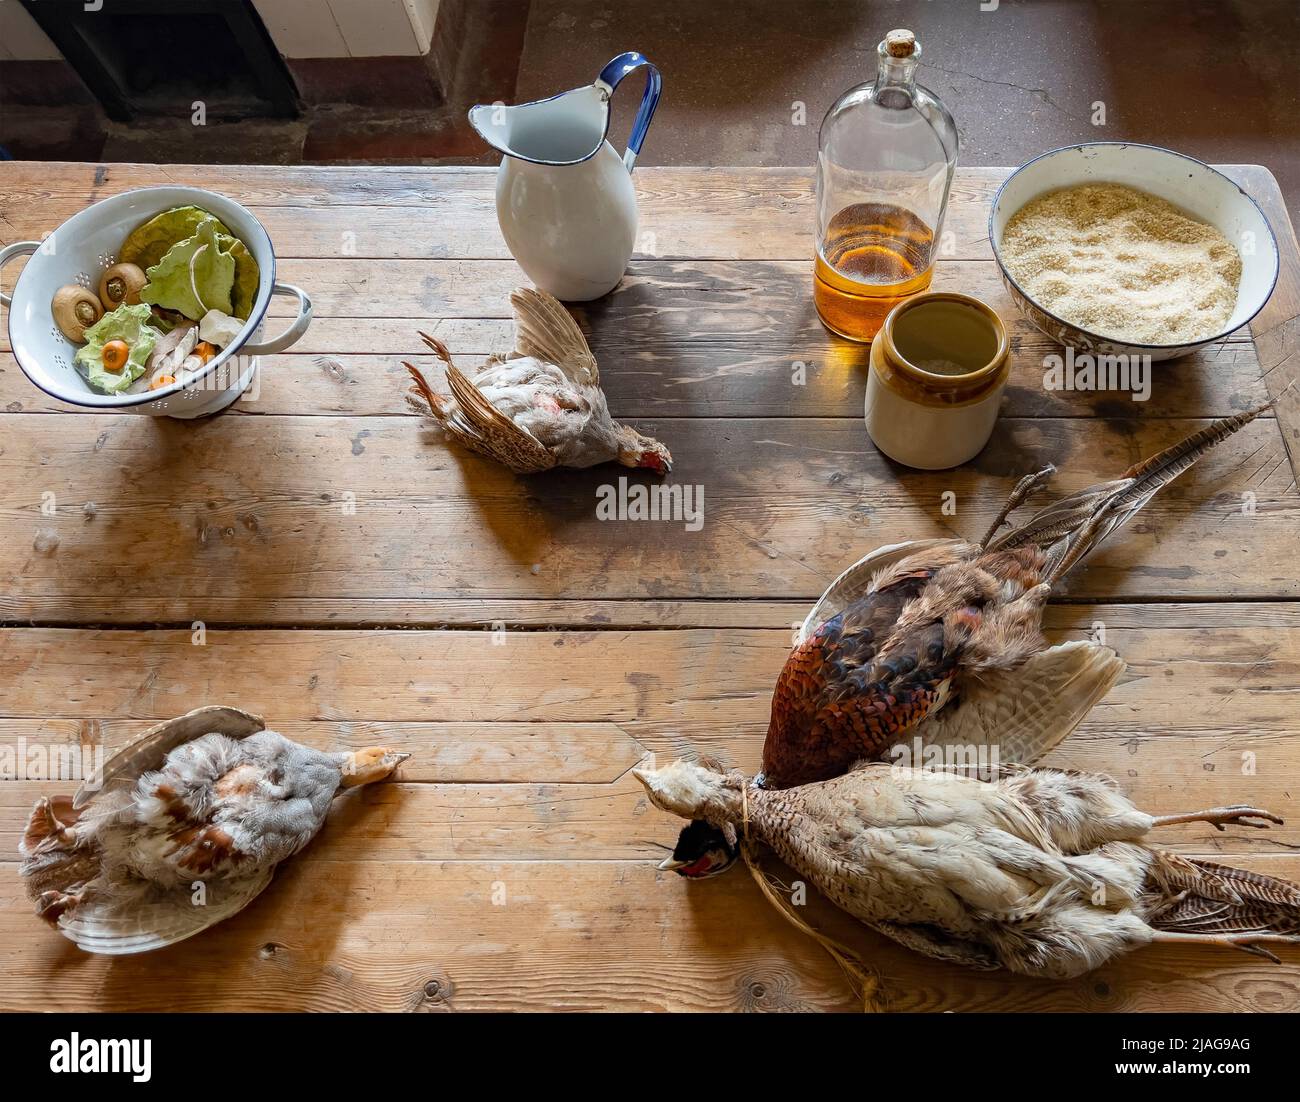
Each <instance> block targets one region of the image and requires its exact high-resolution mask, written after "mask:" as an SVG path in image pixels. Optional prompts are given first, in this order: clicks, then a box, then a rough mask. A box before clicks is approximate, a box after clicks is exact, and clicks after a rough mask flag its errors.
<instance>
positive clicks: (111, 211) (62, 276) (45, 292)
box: [0, 187, 311, 419]
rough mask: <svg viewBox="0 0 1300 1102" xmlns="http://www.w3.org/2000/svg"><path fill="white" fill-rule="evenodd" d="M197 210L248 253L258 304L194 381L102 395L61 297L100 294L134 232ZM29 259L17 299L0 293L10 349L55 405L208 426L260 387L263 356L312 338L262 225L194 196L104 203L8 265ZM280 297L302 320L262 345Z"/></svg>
mask: <svg viewBox="0 0 1300 1102" xmlns="http://www.w3.org/2000/svg"><path fill="white" fill-rule="evenodd" d="M184 206H194V207H200V208H202V209H203V210H206V211H208V212H210V213H211V214H214V215H216V217H217V218H219V219H220V220H221V221H222V222H223V223H225V225H226V226H227V227H229V229H230V231H231V232H232V233H233V234H234V235H235V236H236V237H238V238H239V239H240V240H241V241H243V243H244V244H245V245H246V246H248V250H249V252H251V253H252V254H253V259H254V260H256V261H257V266H258V269H259V272H260V275H261V280H260V282H259V284H258V288H257V298H256V299H255V300H254V303H253V309H252V310H251V311H250V312H249V316H248V321H247V322H245V323H244V327H243V329H241V330H240V331H239V335H238V336H237V337H236V338H235V339H234V340H233V341H232V342H231V343H230V344H229V345H228V346H227V347H225V348H223V349H222V350H221V352H220V353H219V354H218V355H217V356H214V357H213V358H212V359H211V360H210V361H209V362H208V363H207V364H206V365H204V367H203V369H202V370H201V371H199V372H196V373H195V374H194V375H192V376H190V377H188V378H185V379H182V380H178V381H177V382H175V383H173V384H171V385H170V386H168V387H164V388H162V389H160V390H154V391H146V392H144V393H140V394H101V393H99V391H97V390H95V389H94V388H93V387H91V386H90V384H89V383H87V382H86V380H85V378H84V377H83V376H82V375H81V373H80V372H79V371H78V370H77V369H76V367H75V366H74V365H73V357H74V356H75V355H76V354H77V347H78V346H77V345H75V344H73V343H72V342H71V341H70V340H68V339H67V337H65V336H64V335H63V334H62V333H61V332H59V328H58V326H57V325H55V324H54V314H53V312H52V310H51V306H50V304H51V302H52V301H53V299H54V293H55V292H56V291H57V290H58V289H59V288H60V287H62V286H64V285H66V284H71V283H77V284H80V285H81V286H82V287H86V288H88V289H91V290H93V289H94V288H97V287H98V286H99V279H100V276H101V275H102V274H103V272H104V270H105V269H107V268H109V267H111V266H112V265H113V264H114V263H115V262H116V260H117V256H116V253H117V249H118V248H119V247H120V246H121V244H122V242H123V241H124V240H125V239H126V236H127V234H129V233H130V232H131V231H132V230H133V229H135V227H136V226H138V225H140V223H141V222H144V221H146V220H147V219H149V218H152V217H153V216H154V215H155V214H159V213H161V212H162V211H165V210H169V209H171V208H172V207H184ZM17 256H28V257H30V259H29V260H28V261H27V264H26V266H25V267H24V268H23V270H22V271H21V272H20V273H19V274H18V281H17V283H16V284H15V286H14V290H13V294H12V295H7V294H0V304H3V305H5V306H7V307H8V308H9V344H10V347H11V348H12V349H13V353H14V357H15V358H16V359H17V360H18V366H19V367H21V368H22V370H23V374H25V375H26V376H27V378H29V379H30V380H31V381H32V382H33V383H34V384H35V385H36V386H38V387H40V388H41V390H43V391H45V393H46V394H49V395H50V396H51V397H54V398H58V399H59V400H60V401H63V402H69V403H71V404H72V405H77V406H84V407H88V408H92V409H100V410H104V411H106V412H107V411H112V412H114V413H141V414H145V415H147V416H150V417H179V418H184V419H190V418H194V417H204V416H207V415H208V414H210V413H216V412H218V411H219V410H222V409H225V408H226V407H227V406H228V405H230V404H231V403H232V402H234V401H235V399H236V398H238V397H239V396H240V395H241V394H242V393H243V392H244V390H245V388H246V387H247V386H248V384H249V383H250V382H251V381H252V380H253V377H254V375H255V373H256V371H257V366H258V361H257V357H259V356H262V355H270V354H271V353H274V352H282V351H284V349H286V348H288V347H289V346H290V345H292V344H293V343H294V342H295V341H297V340H298V339H299V338H300V337H302V335H303V334H304V333H305V332H307V326H308V325H310V324H311V299H309V298H308V297H307V295H306V293H305V292H303V291H302V290H300V289H299V288H297V287H293V286H290V285H289V284H287V283H277V282H276V279H275V251H274V250H273V249H272V248H271V238H270V237H269V236H268V235H267V232H266V230H265V228H264V227H263V226H262V223H261V222H259V221H258V220H257V219H256V218H254V217H253V215H252V214H251V213H250V212H249V211H248V210H247V209H246V208H245V207H243V206H241V205H240V204H239V203H236V202H235V201H234V200H233V199H227V198H226V197H225V196H223V195H217V194H216V193H214V192H211V191H204V190H202V189H201V188H192V187H152V188H140V189H138V190H136V191H128V192H125V193H124V194H122V195H114V196H112V197H111V198H109V199H104V200H101V201H100V202H98V203H95V204H94V205H93V206H89V207H87V208H86V209H85V210H83V211H80V212H79V213H77V214H74V215H73V216H72V217H71V218H69V219H68V220H67V221H66V222H64V223H63V225H61V226H60V227H59V228H58V229H57V230H55V231H54V232H53V233H51V234H50V235H49V236H48V237H46V238H45V240H44V241H19V242H17V243H15V244H13V245H6V246H5V247H4V248H2V249H0V266H3V265H4V264H5V263H6V262H8V261H9V260H11V259H12V258H14V257H17ZM272 295H293V296H295V297H296V298H297V300H298V315H297V317H295V318H294V320H293V323H292V324H291V325H290V326H289V327H288V328H287V329H286V330H285V331H284V332H283V333H281V334H280V335H279V336H277V337H275V338H274V339H273V340H269V341H263V342H260V343H259V342H256V341H254V340H253V338H254V337H255V336H258V335H259V332H260V330H261V327H262V322H263V320H264V319H265V318H266V311H267V309H268V307H269V306H270V304H271V296H272Z"/></svg>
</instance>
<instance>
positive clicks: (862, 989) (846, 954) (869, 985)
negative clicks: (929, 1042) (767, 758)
mask: <svg viewBox="0 0 1300 1102" xmlns="http://www.w3.org/2000/svg"><path fill="white" fill-rule="evenodd" d="M754 850H755V846H754V842H753V840H752V839H751V838H750V835H749V786H748V785H747V784H741V786H740V852H741V855H742V856H743V857H744V858H745V867H746V868H747V869H749V875H750V876H752V877H753V878H754V883H756V884H757V885H758V888H759V891H761V892H762V893H763V895H764V897H765V898H766V899H767V901H768V902H769V903H771V904H772V906H773V907H775V908H776V910H777V912H778V913H779V914H780V915H781V916H782V917H783V918H784V919H785V920H786V921H787V922H789V923H790V925H791V926H793V927H794V928H795V929H796V930H799V931H800V932H801V933H804V934H806V935H807V936H808V937H810V938H812V939H813V941H815V942H817V944H818V945H820V946H821V947H822V948H823V949H825V950H826V952H827V953H828V954H829V955H830V957H831V959H832V960H833V961H835V963H836V964H838V965H839V966H840V970H841V971H842V972H843V973H844V975H845V978H846V979H847V980H848V981H849V986H850V987H852V989H853V993H854V994H855V995H857V996H858V998H860V999H861V1000H862V1012H863V1013H864V1014H880V1013H882V1012H883V1011H884V1006H883V1005H882V1004H881V1002H880V975H879V973H878V972H876V971H875V970H874V969H872V968H870V967H868V966H867V965H866V964H865V963H864V962H863V960H862V958H861V957H860V956H858V954H857V953H855V952H854V951H853V950H852V949H850V948H849V947H848V946H847V945H845V944H844V943H843V942H840V941H836V940H835V939H834V938H833V937H830V936H829V935H828V934H823V933H822V932H821V931H820V930H817V929H815V928H814V927H813V926H811V925H809V924H808V923H807V922H805V921H804V920H803V919H802V918H800V917H799V916H798V915H797V914H796V913H795V912H794V910H793V906H794V905H793V904H792V903H790V902H789V900H788V899H787V898H786V896H785V893H784V890H783V886H782V887H781V888H778V886H777V884H776V881H775V877H773V876H771V875H770V874H769V873H767V872H764V871H763V869H762V868H761V867H760V865H759V863H758V858H757V857H756V856H755V852H754Z"/></svg>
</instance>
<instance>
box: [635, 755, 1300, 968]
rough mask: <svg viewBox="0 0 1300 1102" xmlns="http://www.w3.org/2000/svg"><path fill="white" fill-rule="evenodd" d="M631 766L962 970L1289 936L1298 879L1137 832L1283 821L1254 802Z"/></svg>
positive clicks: (1082, 788)
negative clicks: (1172, 806)
mask: <svg viewBox="0 0 1300 1102" xmlns="http://www.w3.org/2000/svg"><path fill="white" fill-rule="evenodd" d="M634 774H635V776H636V777H637V779H638V780H640V781H641V783H642V784H643V785H645V788H646V791H647V792H648V793H649V795H650V799H651V801H652V802H653V803H654V804H655V805H656V806H657V807H659V808H662V809H663V810H664V811H668V812H670V813H672V814H674V815H680V816H682V817H683V818H688V819H694V820H702V821H705V822H707V823H709V824H710V825H711V826H713V827H714V828H715V829H718V830H722V829H724V828H727V829H732V830H735V829H741V830H747V832H748V837H749V838H750V839H752V840H755V841H760V842H763V843H766V844H767V845H768V846H770V847H771V848H772V849H773V850H774V851H775V852H776V854H777V855H778V856H779V857H780V858H781V860H783V861H784V862H785V863H786V864H788V865H789V866H790V867H791V868H792V869H794V870H795V871H796V872H797V873H798V874H799V875H800V876H802V877H804V878H806V879H807V880H809V881H811V882H812V883H813V884H814V885H816V887H817V888H818V890H820V891H821V892H822V893H823V894H824V895H826V896H827V898H829V899H830V900H831V901H832V902H833V903H835V904H836V905H837V906H839V907H841V908H843V909H844V910H846V911H848V913H849V914H851V915H853V916H854V917H855V918H857V919H859V920H860V921H862V922H865V923H867V924H868V925H870V926H871V927H873V928H874V929H876V930H879V931H880V932H881V933H883V934H886V935H887V936H889V937H891V938H893V939H894V940H895V941H897V942H899V943H900V944H902V945H905V946H907V947H908V948H909V949H913V950H915V951H917V952H920V953H925V954H926V955H928V956H931V957H937V958H939V959H941V960H947V961H953V962H955V963H959V964H964V965H968V966H970V967H972V968H981V969H996V968H1005V969H1008V970H1010V971H1012V972H1020V973H1023V974H1025V975H1029V976H1043V977H1051V978H1056V979H1066V978H1069V977H1071V976H1078V975H1081V974H1083V973H1084V972H1088V971H1091V970H1092V969H1094V968H1097V967H1099V966H1100V965H1102V964H1104V963H1105V962H1106V961H1108V960H1110V959H1111V958H1113V957H1116V956H1118V955H1119V954H1121V953H1125V952H1128V951H1129V950H1132V949H1137V948H1139V947H1140V946H1143V945H1147V944H1151V943H1156V944H1159V943H1180V944H1191V945H1220V946H1233V947H1237V948H1242V949H1246V950H1247V951H1250V952H1255V953H1257V954H1259V955H1261V956H1265V957H1268V958H1269V959H1271V960H1274V961H1276V960H1277V958H1276V957H1275V956H1274V955H1273V954H1272V953H1270V952H1269V951H1268V950H1267V949H1265V948H1264V946H1266V945H1268V944H1270V943H1281V944H1296V943H1300V887H1297V886H1296V885H1294V884H1291V883H1289V882H1287V881H1285V880H1278V879H1276V878H1274V877H1271V876H1264V875H1261V874H1260V873H1254V872H1246V871H1244V870H1242V869H1234V868H1229V867H1226V866H1223V865H1217V864H1213V863H1211V862H1209V861H1200V860H1192V859H1188V858H1184V857H1180V856H1177V855H1175V854H1172V853H1165V852H1163V851H1161V850H1159V849H1155V848H1153V847H1152V846H1149V845H1148V844H1147V843H1146V836H1147V833H1148V832H1149V831H1151V830H1152V829H1154V828H1156V827H1160V826H1165V825H1168V824H1172V823H1187V822H1196V821H1205V822H1208V823H1213V824H1214V825H1215V826H1217V827H1219V828H1220V829H1222V826H1223V824H1224V823H1232V822H1237V823H1241V824H1242V825H1246V826H1258V827H1266V826H1267V825H1268V824H1269V823H1281V822H1282V820H1281V819H1279V818H1277V817H1276V816H1273V815H1270V814H1269V813H1268V812H1266V811H1260V810H1258V809H1256V808H1251V807H1225V808H1214V809H1212V810H1209V811H1198V812H1193V813H1191V814H1187V815H1164V816H1153V815H1149V814H1147V813H1146V812H1144V811H1139V810H1138V809H1137V808H1136V807H1134V806H1133V805H1132V804H1131V803H1130V802H1129V801H1128V800H1127V799H1125V798H1124V797H1123V796H1122V795H1121V794H1120V793H1119V792H1118V791H1116V789H1115V787H1114V785H1113V783H1112V782H1111V781H1110V780H1109V779H1108V778H1106V777H1101V776H1097V775H1094V774H1088V773H1070V772H1063V771H1061V770H1057V769H1025V768H1016V769H1008V770H1003V771H1002V775H1001V776H1000V777H999V778H998V779H996V780H993V781H986V780H979V779H976V778H972V777H966V776H961V775H958V774H954V773H952V772H941V771H931V770H926V769H913V768H910V767H900V766H892V765H886V764H884V763H871V764H866V765H861V766H858V767H857V768H855V769H853V770H852V771H850V772H849V773H847V774H845V775H843V776H840V777H836V778H833V779H831V780H826V781H819V782H816V783H813V784H806V785H802V786H800V787H798V788H789V789H782V790H773V789H762V788H758V787H756V786H754V785H753V784H751V783H750V782H749V781H748V779H747V778H746V777H744V776H743V775H742V774H740V773H736V772H733V773H725V774H724V773H720V772H717V771H715V770H712V769H708V768H705V767H703V766H699V765H693V764H690V763H687V762H682V761H678V762H674V763H673V764H672V765H669V766H666V767H665V768H663V769H660V770H657V771H642V770H634ZM1252 820H1254V821H1252Z"/></svg>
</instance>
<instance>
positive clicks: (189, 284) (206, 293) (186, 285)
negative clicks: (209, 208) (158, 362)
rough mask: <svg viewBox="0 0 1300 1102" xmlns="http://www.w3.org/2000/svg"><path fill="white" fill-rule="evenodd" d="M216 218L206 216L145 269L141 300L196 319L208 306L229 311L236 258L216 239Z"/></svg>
mask: <svg viewBox="0 0 1300 1102" xmlns="http://www.w3.org/2000/svg"><path fill="white" fill-rule="evenodd" d="M218 225H220V223H219V222H218V221H217V220H216V219H215V218H208V219H205V220H204V221H203V222H201V223H200V224H199V228H198V230H197V232H196V233H195V234H194V236H193V237H188V238H186V239H185V240H184V241H178V242H177V243H176V244H175V245H173V246H172V247H171V248H170V249H168V250H167V255H166V256H164V257H163V258H162V259H161V260H160V261H159V262H158V263H157V264H155V265H154V266H153V267H152V268H150V269H149V270H148V272H147V273H146V274H147V275H148V277H149V282H148V284H147V285H146V286H145V288H144V290H143V291H141V292H140V301H141V302H147V303H150V304H152V305H154V306H163V307H166V308H167V309H169V310H179V311H180V312H181V313H182V314H184V315H185V316H186V317H187V318H193V319H194V320H195V321H199V320H201V319H202V318H203V316H204V314H206V313H207V312H208V311H209V310H220V311H222V313H225V314H229V313H230V311H231V310H232V309H233V307H232V306H231V304H230V292H231V288H232V287H233V286H234V283H235V258H234V257H233V256H231V255H230V254H229V253H223V252H222V251H221V250H220V248H219V247H218V243H217V226H218Z"/></svg>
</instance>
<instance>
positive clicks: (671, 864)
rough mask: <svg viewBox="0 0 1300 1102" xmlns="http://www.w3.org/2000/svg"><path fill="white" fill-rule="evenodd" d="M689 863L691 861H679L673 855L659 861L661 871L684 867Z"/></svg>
mask: <svg viewBox="0 0 1300 1102" xmlns="http://www.w3.org/2000/svg"><path fill="white" fill-rule="evenodd" d="M687 864H689V862H687V861H678V860H676V859H675V858H672V857H665V858H664V859H663V860H662V861H660V862H659V871H660V872H672V871H674V870H675V869H684V868H685V867H686V866H687Z"/></svg>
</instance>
